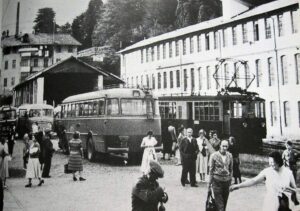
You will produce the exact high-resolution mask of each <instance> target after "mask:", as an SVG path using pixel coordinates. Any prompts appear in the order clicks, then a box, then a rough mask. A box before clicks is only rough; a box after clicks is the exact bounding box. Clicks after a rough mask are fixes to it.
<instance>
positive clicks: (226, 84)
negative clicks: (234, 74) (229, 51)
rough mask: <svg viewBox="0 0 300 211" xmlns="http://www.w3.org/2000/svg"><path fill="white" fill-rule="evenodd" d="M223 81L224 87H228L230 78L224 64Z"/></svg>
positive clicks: (226, 65) (226, 66)
mask: <svg viewBox="0 0 300 211" xmlns="http://www.w3.org/2000/svg"><path fill="white" fill-rule="evenodd" d="M224 79H225V86H228V84H229V82H230V76H229V68H228V64H227V63H226V64H224Z"/></svg>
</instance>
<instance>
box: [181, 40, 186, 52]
mask: <svg viewBox="0 0 300 211" xmlns="http://www.w3.org/2000/svg"><path fill="white" fill-rule="evenodd" d="M182 54H183V55H185V54H186V38H185V39H183V43H182Z"/></svg>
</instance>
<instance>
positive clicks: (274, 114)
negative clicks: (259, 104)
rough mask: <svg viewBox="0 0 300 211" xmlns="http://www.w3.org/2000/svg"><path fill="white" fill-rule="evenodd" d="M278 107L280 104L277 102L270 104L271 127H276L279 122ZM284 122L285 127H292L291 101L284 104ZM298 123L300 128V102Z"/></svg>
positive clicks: (299, 103) (299, 102) (299, 104)
mask: <svg viewBox="0 0 300 211" xmlns="http://www.w3.org/2000/svg"><path fill="white" fill-rule="evenodd" d="M277 105H278V103H277V102H275V101H271V102H270V112H271V126H274V125H276V124H277V122H278V121H279V119H278V111H277ZM283 121H284V126H285V127H289V126H290V125H291V108H290V102H289V101H284V102H283ZM298 123H299V127H300V101H298Z"/></svg>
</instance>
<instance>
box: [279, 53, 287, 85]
mask: <svg viewBox="0 0 300 211" xmlns="http://www.w3.org/2000/svg"><path fill="white" fill-rule="evenodd" d="M280 61H281V74H282V85H285V84H288V69H287V62H286V56H284V55H283V56H281V57H280Z"/></svg>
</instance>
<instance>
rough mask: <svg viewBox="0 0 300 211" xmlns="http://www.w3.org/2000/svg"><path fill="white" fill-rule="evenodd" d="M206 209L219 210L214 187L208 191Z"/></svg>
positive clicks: (209, 210)
mask: <svg viewBox="0 0 300 211" xmlns="http://www.w3.org/2000/svg"><path fill="white" fill-rule="evenodd" d="M205 210H206V211H217V206H216V201H215V198H214V197H213V190H212V188H211V189H210V191H208V193H207V199H206V204H205Z"/></svg>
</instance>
